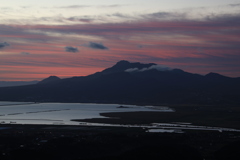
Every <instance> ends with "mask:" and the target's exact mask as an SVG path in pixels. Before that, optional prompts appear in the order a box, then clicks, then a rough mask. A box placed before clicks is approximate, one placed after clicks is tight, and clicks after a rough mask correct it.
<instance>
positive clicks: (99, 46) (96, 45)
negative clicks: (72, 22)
mask: <svg viewBox="0 0 240 160" xmlns="http://www.w3.org/2000/svg"><path fill="white" fill-rule="evenodd" d="M88 47H89V48H93V49H101V50H107V49H108V47H106V46H104V45H103V44H101V43H95V42H89V44H88Z"/></svg>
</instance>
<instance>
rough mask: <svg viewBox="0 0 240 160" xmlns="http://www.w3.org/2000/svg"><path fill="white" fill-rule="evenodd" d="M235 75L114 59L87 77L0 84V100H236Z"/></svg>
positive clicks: (239, 83) (239, 98) (238, 82)
mask: <svg viewBox="0 0 240 160" xmlns="http://www.w3.org/2000/svg"><path fill="white" fill-rule="evenodd" d="M239 89H240V78H230V77H226V76H222V75H220V74H217V73H209V74H207V75H205V76H204V75H199V74H192V73H188V72H185V71H183V70H181V69H170V68H168V67H165V66H160V65H157V64H154V63H149V64H142V63H139V62H137V63H135V62H134V63H132V62H128V61H125V60H122V61H119V62H118V63H116V64H115V65H114V66H112V67H110V68H107V69H105V70H103V71H102V72H97V73H94V74H92V75H89V76H81V77H72V78H66V79H60V78H58V77H55V76H50V77H49V78H47V79H44V80H42V81H41V82H39V83H38V84H35V85H28V86H18V87H3V88H0V100H5V101H37V102H91V103H132V104H240V93H239Z"/></svg>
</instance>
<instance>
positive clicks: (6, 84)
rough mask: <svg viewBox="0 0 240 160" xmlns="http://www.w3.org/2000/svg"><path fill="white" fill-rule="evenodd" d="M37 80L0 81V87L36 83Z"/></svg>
mask: <svg viewBox="0 0 240 160" xmlns="http://www.w3.org/2000/svg"><path fill="white" fill-rule="evenodd" d="M38 82H39V81H0V87H10V86H24V85H31V84H37V83H38Z"/></svg>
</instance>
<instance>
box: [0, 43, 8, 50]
mask: <svg viewBox="0 0 240 160" xmlns="http://www.w3.org/2000/svg"><path fill="white" fill-rule="evenodd" d="M7 46H10V44H8V43H7V42H3V43H0V49H3V48H5V47H7Z"/></svg>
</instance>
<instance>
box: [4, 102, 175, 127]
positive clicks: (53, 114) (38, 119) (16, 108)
mask: <svg viewBox="0 0 240 160" xmlns="http://www.w3.org/2000/svg"><path fill="white" fill-rule="evenodd" d="M119 106H120V105H119V104H89V103H87V104H86V103H23V102H0V122H1V123H18V124H72V125H74V124H79V123H78V122H73V121H71V119H87V118H104V117H102V116H100V113H106V112H136V111H156V112H173V110H172V109H170V108H168V107H152V106H136V105H122V106H124V107H122V108H118V107H119Z"/></svg>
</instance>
